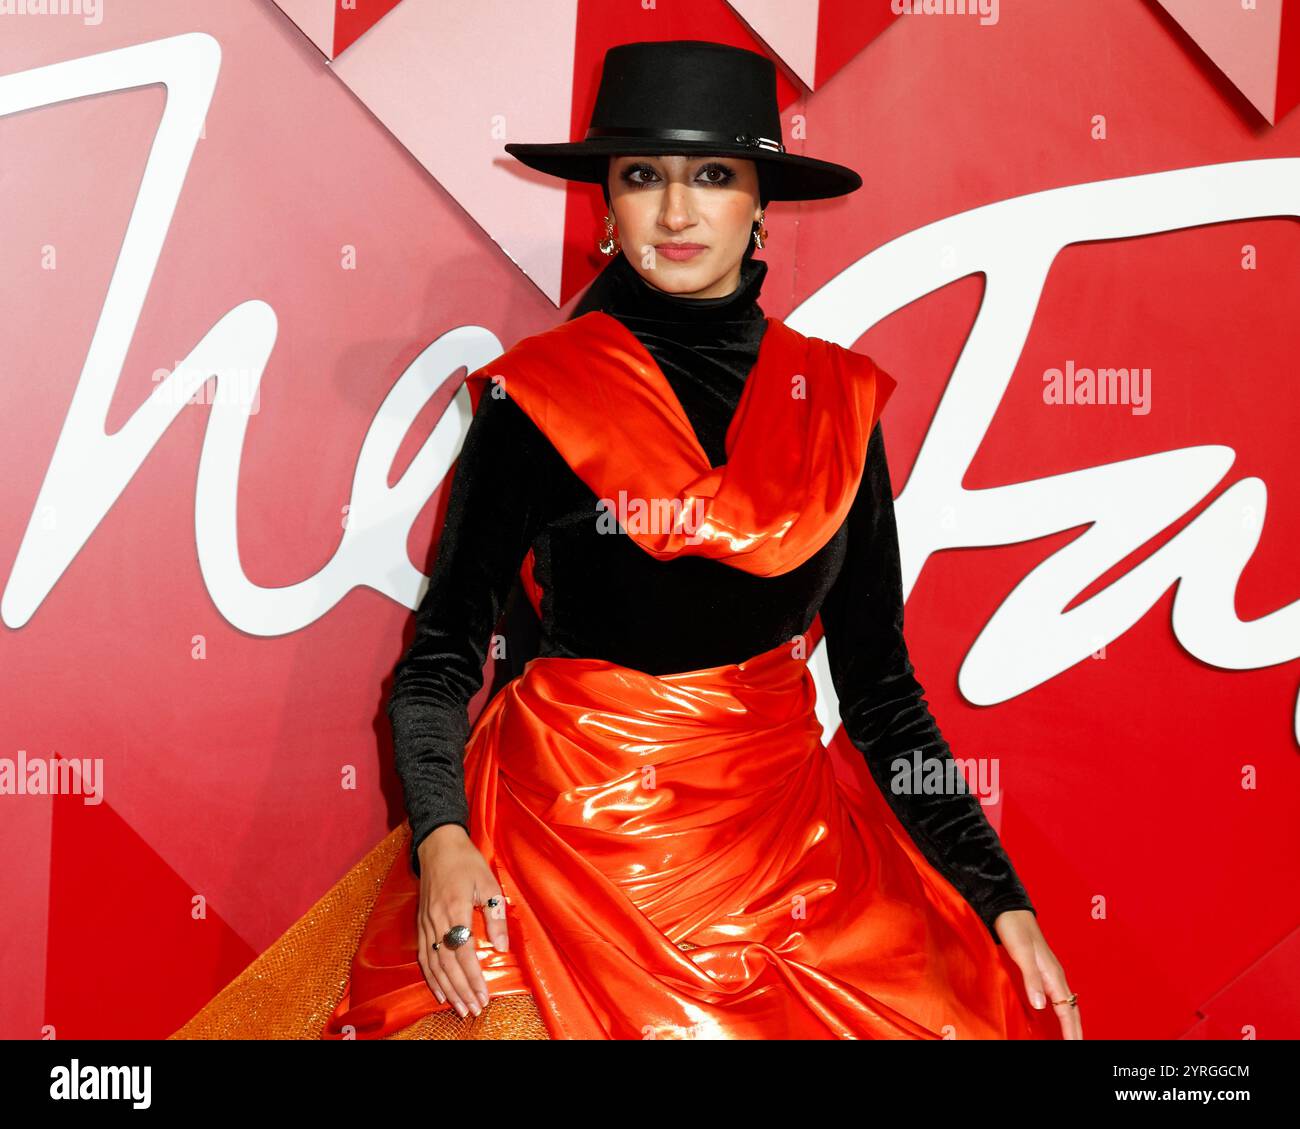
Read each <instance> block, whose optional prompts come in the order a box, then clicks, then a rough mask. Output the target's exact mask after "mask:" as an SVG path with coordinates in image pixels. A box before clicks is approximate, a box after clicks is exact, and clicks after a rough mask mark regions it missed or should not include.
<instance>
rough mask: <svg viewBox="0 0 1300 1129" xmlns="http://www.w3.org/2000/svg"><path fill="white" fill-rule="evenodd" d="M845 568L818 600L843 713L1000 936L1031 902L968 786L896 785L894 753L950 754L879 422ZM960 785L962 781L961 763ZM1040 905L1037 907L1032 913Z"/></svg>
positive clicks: (874, 766) (924, 848)
mask: <svg viewBox="0 0 1300 1129" xmlns="http://www.w3.org/2000/svg"><path fill="white" fill-rule="evenodd" d="M848 530H849V542H848V547H847V554H846V557H845V561H844V565H843V568H842V569H841V571H840V574H839V575H838V576H837V577H836V580H835V583H834V585H833V586H832V587H831V590H830V591H829V592H828V594H827V596H826V599H825V601H824V602H823V604H822V607H821V619H822V627H823V629H824V632H825V638H826V647H827V659H828V661H829V665H830V670H831V681H832V683H833V684H834V686H835V692H836V694H837V695H838V697H839V705H840V717H841V719H842V721H843V723H844V728H845V731H846V733H847V735H848V737H849V739H850V740H851V741H852V742H853V744H854V746H855V747H856V748H857V749H858V750H859V751H860V752H861V753H862V754H863V756H864V757H865V758H866V761H867V764H868V766H869V767H870V770H871V775H872V777H873V778H874V779H875V781H876V784H877V786H878V787H879V788H880V791H881V793H882V794H883V795H884V797H885V799H886V800H887V801H888V803H889V805H890V807H891V808H892V809H893V811H894V812H895V814H896V815H897V816H898V819H899V821H900V822H901V823H902V825H903V827H904V828H905V829H906V830H907V833H908V834H909V835H910V836H911V838H912V841H913V842H914V843H915V844H916V846H917V847H918V849H919V850H920V851H921V853H922V854H923V855H924V856H925V857H926V858H927V859H928V860H929V862H930V864H931V865H932V866H933V867H934V868H935V869H936V870H937V871H938V872H939V873H940V874H942V875H943V876H944V878H946V879H947V880H948V881H949V882H951V883H952V885H953V886H954V887H955V888H956V890H957V891H958V893H960V894H961V895H962V897H963V898H965V899H966V901H967V902H968V903H969V904H970V905H971V907H972V908H973V909H974V910H975V912H976V913H978V914H979V916H980V918H981V920H982V921H983V922H984V924H985V926H987V928H988V930H989V932H990V933H991V934H992V936H993V940H994V941H995V942H997V943H998V944H1001V940H1000V939H999V937H998V935H997V933H996V931H995V930H994V928H993V922H994V920H995V919H996V917H997V916H998V914H1000V913H1003V912H1004V911H1006V910H1012V909H1027V910H1031V911H1033V910H1034V906H1033V904H1032V903H1031V902H1030V900H1029V896H1028V894H1027V893H1026V892H1025V888H1024V886H1023V885H1022V884H1021V882H1020V879H1019V877H1018V876H1017V875H1016V872H1015V869H1014V868H1013V867H1012V865H1011V860H1010V859H1009V858H1008V857H1007V854H1006V852H1005V851H1004V850H1003V848H1002V844H1001V841H1000V840H999V838H998V835H997V832H996V831H995V830H994V829H993V826H992V824H990V823H989V821H988V818H987V817H986V816H985V814H984V809H983V808H982V807H981V805H980V802H979V797H978V796H976V795H975V794H974V793H973V792H971V791H969V790H963V791H944V792H938V793H931V794H925V793H924V792H922V791H920V790H919V789H915V788H914V789H912V790H911V792H910V793H903V794H898V793H897V792H896V790H895V789H894V788H893V787H891V780H892V777H893V768H894V764H893V762H894V761H895V758H899V757H901V758H903V759H904V761H905V762H906V763H907V764H908V765H910V764H911V763H912V761H913V756H914V754H918V755H919V757H920V759H921V761H922V764H923V766H924V768H925V770H926V771H932V770H933V769H932V766H931V762H935V761H938V762H942V765H941V767H942V768H943V771H944V775H943V777H942V779H945V780H947V779H950V777H949V776H948V771H949V762H951V761H952V753H951V751H950V750H949V748H948V744H947V742H946V741H945V740H944V737H943V734H942V733H941V732H940V730H939V726H938V724H937V723H936V721H935V719H934V716H933V715H932V714H931V712H930V708H929V705H928V704H927V702H926V700H925V698H924V696H923V695H924V688H923V687H922V685H921V683H920V682H919V681H918V679H917V678H916V675H915V672H914V670H913V667H912V663H911V659H910V658H909V656H908V651H907V643H906V641H905V640H904V637H903V583H902V563H901V560H900V557H899V546H898V529H897V525H896V524H895V518H894V494H893V488H892V484H891V482H890V476H889V466H888V464H887V463H886V461H885V441H884V433H883V432H882V430H881V426H880V424H879V423H878V424H877V425H876V427H875V430H874V431H873V432H872V434H871V440H870V443H869V444H868V447H867V458H866V466H865V469H864V471H863V476H862V482H861V485H860V486H859V489H858V494H857V497H856V499H855V500H854V503H853V508H852V509H851V510H850V513H849V519H848ZM955 779H956V780H957V782H958V784H959V785H961V784H963V783H964V778H963V777H962V775H961V773H960V771H956V772H955ZM1035 912H1036V911H1035Z"/></svg>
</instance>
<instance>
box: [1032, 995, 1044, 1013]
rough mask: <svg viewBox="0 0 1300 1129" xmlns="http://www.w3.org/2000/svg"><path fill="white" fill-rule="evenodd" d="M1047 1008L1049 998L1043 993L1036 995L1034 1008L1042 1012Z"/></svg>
mask: <svg viewBox="0 0 1300 1129" xmlns="http://www.w3.org/2000/svg"><path fill="white" fill-rule="evenodd" d="M1046 1006H1047V997H1046V996H1045V995H1043V993H1042V992H1035V993H1034V1007H1036V1008H1038V1009H1039V1010H1042V1009H1043V1008H1045V1007H1046Z"/></svg>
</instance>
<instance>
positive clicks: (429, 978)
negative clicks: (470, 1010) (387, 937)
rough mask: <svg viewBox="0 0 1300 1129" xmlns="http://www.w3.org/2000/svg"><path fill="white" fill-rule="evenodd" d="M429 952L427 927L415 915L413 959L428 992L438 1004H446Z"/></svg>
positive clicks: (422, 919)
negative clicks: (417, 965) (426, 985)
mask: <svg viewBox="0 0 1300 1129" xmlns="http://www.w3.org/2000/svg"><path fill="white" fill-rule="evenodd" d="M431 952H432V950H431V948H430V945H429V927H428V925H426V923H425V921H424V918H423V917H420V916H418V915H417V917H416V922H415V959H416V962H417V963H418V964H419V966H420V972H421V974H422V975H423V976H424V981H425V983H426V984H428V985H429V991H431V992H432V993H433V994H434V996H436V997H437V1000H438V1002H439V1003H440V1004H442V1003H446V1002H447V997H446V995H445V994H444V993H443V990H442V985H441V984H439V983H438V977H437V975H436V974H435V973H434V966H433V962H432V961H430V960H429V955H430V953H431Z"/></svg>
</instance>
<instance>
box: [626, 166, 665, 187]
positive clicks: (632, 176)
mask: <svg viewBox="0 0 1300 1129" xmlns="http://www.w3.org/2000/svg"><path fill="white" fill-rule="evenodd" d="M642 173H644V174H646V175H647V176H650V177H654V178H655V179H656V180H658V179H659V174H658V173H656V172H655V170H654V169H653V168H651V167H650V166H649V165H647V164H644V163H641V164H635V165H624V166H623V171H622V172H620V173H619V174H618V175H619V179H620V180H622V181H623V183H625V184H633V185H640V184H649V183H650V181H649V180H647V179H644V178H643V177H642V176H641V175H640V174H642Z"/></svg>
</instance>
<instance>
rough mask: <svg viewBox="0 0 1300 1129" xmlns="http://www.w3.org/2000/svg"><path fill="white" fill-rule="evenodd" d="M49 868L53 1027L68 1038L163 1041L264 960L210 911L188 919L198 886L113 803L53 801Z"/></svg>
mask: <svg viewBox="0 0 1300 1129" xmlns="http://www.w3.org/2000/svg"><path fill="white" fill-rule="evenodd" d="M220 846H221V845H220V843H219V842H218V843H214V844H213V849H214V850H220ZM50 873H51V874H52V875H55V876H57V877H56V878H55V880H53V881H52V882H51V884H50V901H49V907H50V908H49V949H48V959H47V962H46V967H45V1018H44V1022H45V1023H49V1024H53V1025H54V1029H55V1036H56V1037H57V1038H59V1039H109V1038H113V1039H158V1038H163V1037H165V1036H166V1035H168V1034H170V1033H171V1032H172V1031H175V1030H176V1028H178V1027H180V1026H181V1024H183V1023H184V1022H185V1021H186V1020H187V1019H189V1018H190V1016H192V1015H193V1014H194V1013H195V1012H197V1011H198V1010H199V1009H200V1008H201V1007H202V1006H203V1005H204V1004H205V1003H207V1002H208V1000H210V999H211V998H212V994H213V993H212V985H213V984H222V985H224V984H226V983H228V982H229V981H231V980H233V979H234V978H235V976H237V975H238V974H239V973H240V972H241V971H243V969H245V968H246V967H247V966H248V965H249V964H250V963H251V962H252V960H253V959H254V958H255V957H256V956H257V953H256V952H254V951H253V950H252V949H251V948H250V947H249V946H248V945H247V944H246V943H245V942H244V941H243V940H242V939H241V938H240V937H239V936H238V935H237V934H236V933H235V932H234V931H233V930H231V929H230V927H229V926H228V925H226V923H225V922H224V921H223V920H222V919H221V917H220V916H219V915H218V914H217V913H216V912H215V910H214V909H213V907H212V906H211V905H209V906H208V907H207V917H206V919H203V920H195V919H194V918H193V917H192V916H191V899H192V898H193V896H194V894H195V891H194V890H192V889H190V887H189V886H188V885H187V884H186V883H185V882H184V881H183V880H182V879H181V877H180V876H179V875H178V874H177V873H176V872H175V871H174V870H173V869H172V868H171V867H170V866H168V865H167V863H166V862H165V861H164V860H163V859H162V857H161V856H160V855H158V853H157V852H156V851H154V850H153V848H152V847H150V846H149V845H148V844H147V843H146V842H145V841H144V840H143V839H141V838H140V837H139V836H138V835H137V834H136V833H135V832H134V831H133V830H132V829H131V827H130V826H129V825H128V824H127V823H126V822H125V821H124V820H123V819H122V818H121V817H120V816H118V814H117V813H116V812H115V811H113V809H112V807H111V806H110V805H109V804H108V803H107V801H105V802H102V803H99V804H91V805H88V804H85V803H84V802H83V797H81V796H76V795H59V796H55V797H54V830H53V846H52V849H51V858H50ZM256 880H257V876H256V875H249V881H250V882H253V881H256Z"/></svg>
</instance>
